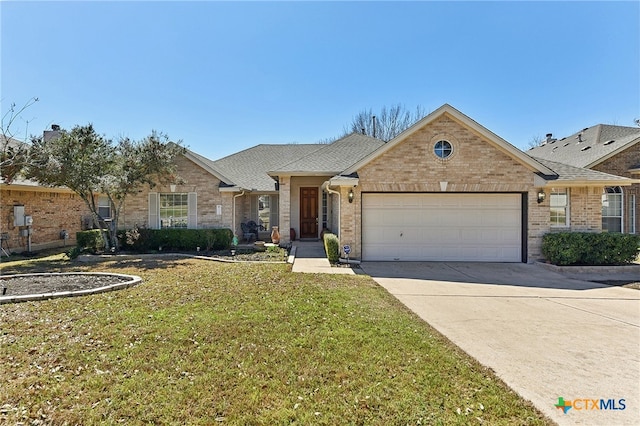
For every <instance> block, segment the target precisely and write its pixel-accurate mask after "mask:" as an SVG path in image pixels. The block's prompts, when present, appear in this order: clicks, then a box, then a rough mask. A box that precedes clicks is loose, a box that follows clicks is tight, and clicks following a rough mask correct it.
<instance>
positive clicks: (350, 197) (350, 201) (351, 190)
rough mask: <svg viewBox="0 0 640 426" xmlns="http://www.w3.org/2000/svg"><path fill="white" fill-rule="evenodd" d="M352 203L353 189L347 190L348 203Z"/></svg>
mask: <svg viewBox="0 0 640 426" xmlns="http://www.w3.org/2000/svg"><path fill="white" fill-rule="evenodd" d="M351 203H353V189H350V190H349V204H351Z"/></svg>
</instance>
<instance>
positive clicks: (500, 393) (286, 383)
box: [0, 258, 551, 425]
mask: <svg viewBox="0 0 640 426" xmlns="http://www.w3.org/2000/svg"><path fill="white" fill-rule="evenodd" d="M34 265H35V266H34ZM89 268H90V270H91V271H113V272H121V273H127V274H134V275H140V276H141V277H142V278H143V280H144V282H143V283H142V284H141V285H139V286H137V287H134V288H130V289H127V290H121V291H118V292H112V293H106V294H100V295H93V296H87V297H81V298H69V299H55V300H50V301H45V302H29V303H21V304H13V305H0V377H1V378H2V386H0V423H5V422H6V423H11V424H14V423H18V422H23V423H25V424H27V423H30V422H33V421H40V422H42V423H53V424H64V423H69V424H97V423H106V424H120V423H122V424H217V423H220V424H234V425H235V424H242V425H245V424H256V425H274V424H286V423H298V424H329V425H334V424H375V425H389V424H394V425H400V424H402V425H404V424H410V425H416V424H505V425H506V424H509V425H513V424H550V423H551V422H550V421H549V420H548V419H546V418H544V417H543V415H542V414H540V413H539V412H538V411H536V410H535V409H534V408H533V407H532V406H531V404H529V403H527V402H525V401H523V400H522V399H521V398H519V397H518V396H517V395H516V394H515V393H513V392H512V391H511V390H510V389H508V388H507V387H506V386H505V385H504V384H503V383H502V382H501V381H500V380H499V379H497V378H496V377H495V376H494V375H493V374H492V373H491V372H490V371H489V370H487V369H486V368H484V367H482V366H480V365H479V364H478V363H476V362H475V361H474V360H473V359H471V358H469V357H468V356H467V355H465V354H464V353H463V352H462V351H460V350H458V349H457V348H456V347H455V346H453V345H452V344H451V343H449V342H448V341H447V340H446V339H444V338H443V337H442V336H440V335H439V334H438V333H437V332H436V331H434V330H433V329H432V328H430V327H429V326H428V325H427V324H425V323H424V322H422V321H421V320H420V319H419V318H418V317H417V316H415V315H413V314H412V313H411V312H409V311H408V310H407V309H406V308H405V307H404V306H403V305H401V304H400V303H399V302H398V301H396V300H395V299H394V298H393V297H392V296H390V295H389V294H388V293H386V292H385V291H384V290H383V289H381V288H380V287H378V286H377V285H376V284H375V283H374V282H373V281H372V280H371V279H370V278H369V277H362V276H355V277H354V276H345V275H307V274H293V273H291V272H289V269H290V266H288V265H285V264H227V263H217V262H210V261H201V260H196V259H184V260H162V259H156V260H145V261H124V262H114V261H110V262H104V263H100V264H94V265H90V266H87V265H79V264H76V263H71V262H65V261H62V260H60V259H57V258H54V259H43V260H40V261H29V262H26V263H21V264H20V263H5V264H2V265H0V269H1V271H2V273H5V274H6V273H15V272H22V271H24V270H29V271H35V270H38V271H40V272H55V271H77V270H89ZM34 424H35V423H34Z"/></svg>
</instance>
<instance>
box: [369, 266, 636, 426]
mask: <svg viewBox="0 0 640 426" xmlns="http://www.w3.org/2000/svg"><path fill="white" fill-rule="evenodd" d="M362 269H363V270H364V272H365V273H367V274H369V275H370V276H371V277H372V278H373V279H374V280H375V281H376V282H378V283H379V284H380V285H381V286H383V287H384V288H386V289H387V290H388V291H389V292H390V293H391V294H393V295H394V296H395V297H396V298H398V299H399V300H400V301H401V302H402V303H404V304H405V305H406V306H407V307H409V308H410V309H411V310H412V311H414V312H415V313H416V314H418V315H419V316H420V317H421V318H422V319H424V320H425V321H426V322H428V323H429V324H430V325H431V326H433V327H434V328H436V329H437V330H438V331H440V332H441V333H442V334H444V335H445V336H446V337H447V338H449V339H450V340H451V341H452V342H453V343H455V344H456V345H457V346H459V347H460V348H461V349H462V350H464V351H465V352H467V353H468V354H469V355H471V356H472V357H474V358H475V359H477V360H478V361H479V362H480V363H482V364H483V365H485V366H487V367H490V368H492V369H493V370H494V371H495V372H496V374H497V375H498V376H499V377H500V378H501V379H502V380H504V381H505V382H506V383H507V384H508V385H509V386H510V387H511V388H512V389H514V390H515V391H516V392H517V393H518V394H520V395H521V396H523V397H524V398H525V399H528V400H530V401H531V402H533V404H534V405H535V406H536V407H537V408H538V409H540V410H541V411H542V412H544V413H545V414H546V415H548V416H549V417H550V418H551V419H553V420H554V421H556V422H557V423H558V424H560V425H575V424H581V425H638V424H640V291H638V290H632V289H626V288H621V287H611V286H606V285H602V284H597V283H593V282H589V281H585V280H584V279H572V278H567V277H566V276H563V275H561V274H558V273H556V272H553V271H550V270H548V269H546V268H544V267H542V266H541V265H527V264H521V263H517V264H506V263H500V264H487V263H455V262H450V263H444V262H432V263H429V262H414V263H400V262H397V263H394V262H364V263H363V264H362ZM636 276H637V277H640V276H638V275H636ZM610 279H615V277H613V276H611V277H610ZM560 397H562V398H564V401H572V402H573V403H574V405H573V408H571V409H569V410H568V412H567V413H566V414H565V413H563V411H562V410H560V409H558V408H556V407H555V405H556V404H558V398H560ZM601 399H602V400H605V401H606V402H605V403H606V404H608V406H609V407H611V401H613V402H614V405H615V407H616V408H618V409H617V410H611V409H607V410H602V409H600V410H595V409H591V408H592V407H593V403H592V402H591V401H589V402H585V401H584V400H601ZM621 400H624V401H621ZM597 404H600V402H599V401H598V402H597ZM621 404H624V407H625V408H624V410H620V408H622V405H621ZM598 406H599V405H598ZM488 409H490V408H488Z"/></svg>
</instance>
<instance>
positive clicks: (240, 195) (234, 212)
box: [232, 189, 245, 237]
mask: <svg viewBox="0 0 640 426" xmlns="http://www.w3.org/2000/svg"><path fill="white" fill-rule="evenodd" d="M244 192H245V191H244V189H243V190H242V192H241V193H240V194H237V195H234V196H233V221H232V222H233V236H234V237H235V236H236V198H238V197H242V196H243V195H244Z"/></svg>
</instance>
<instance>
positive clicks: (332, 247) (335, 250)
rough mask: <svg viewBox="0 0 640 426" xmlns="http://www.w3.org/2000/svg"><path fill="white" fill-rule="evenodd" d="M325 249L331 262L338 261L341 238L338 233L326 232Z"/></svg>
mask: <svg viewBox="0 0 640 426" xmlns="http://www.w3.org/2000/svg"><path fill="white" fill-rule="evenodd" d="M324 251H325V252H326V253H327V258H328V259H329V263H331V264H334V263H338V259H340V240H338V236H337V235H336V234H331V233H325V234H324Z"/></svg>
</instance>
